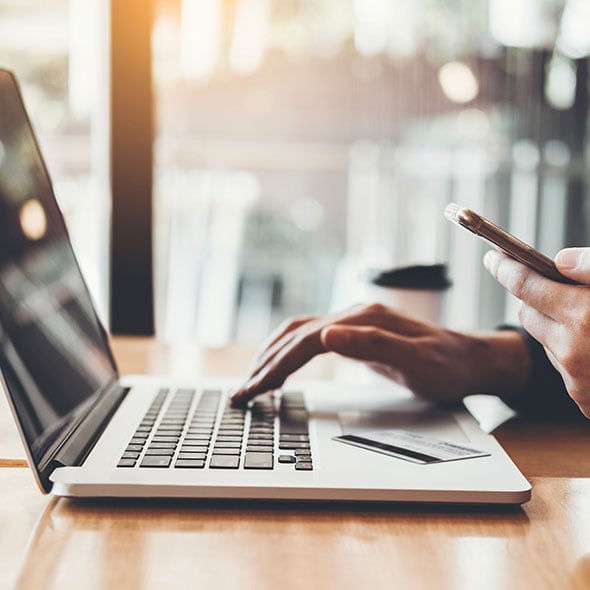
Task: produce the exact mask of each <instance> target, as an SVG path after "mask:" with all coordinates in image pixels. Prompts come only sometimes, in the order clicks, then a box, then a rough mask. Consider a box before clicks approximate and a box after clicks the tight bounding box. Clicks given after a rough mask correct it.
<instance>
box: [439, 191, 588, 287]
mask: <svg viewBox="0 0 590 590" xmlns="http://www.w3.org/2000/svg"><path fill="white" fill-rule="evenodd" d="M445 217H446V218H447V219H448V220H450V221H453V222H455V223H456V224H457V225H459V226H461V227H462V228H464V229H467V230H469V231H470V232H472V233H474V234H475V235H476V236H479V237H480V238H483V239H484V240H486V241H487V242H489V243H490V244H491V245H492V246H493V247H495V248H496V249H500V250H501V251H502V252H505V253H506V254H508V255H509V256H511V257H512V258H515V259H516V260H518V261H519V262H522V263H523V264H526V265H527V266H528V267H529V268H532V269H533V270H535V271H536V272H538V273H539V274H542V275H543V276H545V277H547V278H549V279H552V280H554V281H558V282H560V283H568V284H571V285H577V284H579V283H577V282H576V281H572V280H571V279H568V278H567V277H564V276H563V275H562V274H561V273H560V272H559V271H558V270H557V268H556V266H555V264H554V262H553V260H551V258H549V257H547V256H545V255H544V254H542V253H541V252H539V251H538V250H535V248H533V247H532V246H529V244H527V243H525V242H523V241H522V240H519V239H518V238H517V237H516V236H513V235H512V234H510V233H508V232H507V231H505V230H503V229H502V228H500V227H498V226H497V225H495V224H494V223H492V222H491V221H489V220H488V219H486V218H485V217H482V216H481V215H478V214H477V213H475V211H472V210H471V209H468V208H467V207H462V206H461V205H456V204H455V203H450V204H449V205H447V206H446V208H445Z"/></svg>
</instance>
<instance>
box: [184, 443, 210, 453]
mask: <svg viewBox="0 0 590 590" xmlns="http://www.w3.org/2000/svg"><path fill="white" fill-rule="evenodd" d="M208 448H209V445H208V444H207V443H204V442H202V441H200V442H190V441H189V442H183V443H182V446H181V447H180V450H181V451H182V450H183V449H191V450H195V451H196V449H204V450H205V451H206V450H207V449H208Z"/></svg>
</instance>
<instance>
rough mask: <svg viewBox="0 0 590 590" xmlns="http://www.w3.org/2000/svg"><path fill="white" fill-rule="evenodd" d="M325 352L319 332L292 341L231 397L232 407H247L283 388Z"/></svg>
mask: <svg viewBox="0 0 590 590" xmlns="http://www.w3.org/2000/svg"><path fill="white" fill-rule="evenodd" d="M323 352H326V351H325V349H324V347H323V344H322V342H321V339H320V336H319V332H317V333H315V332H312V333H310V334H306V335H304V336H302V337H298V338H294V339H292V340H291V342H290V343H289V345H287V346H285V347H284V348H283V349H282V350H281V351H280V352H278V353H277V354H276V356H275V357H274V358H273V359H272V361H269V362H268V363H267V364H266V365H265V366H264V367H263V368H262V369H261V370H260V371H258V373H257V374H256V375H254V376H253V377H251V378H250V380H249V381H248V382H247V383H246V384H245V385H243V386H242V387H240V388H239V389H238V390H236V391H235V392H234V394H233V395H232V397H231V400H232V405H235V406H242V405H245V404H247V403H248V401H250V400H251V399H252V398H253V397H255V396H257V395H259V394H261V393H264V392H266V391H270V390H271V389H277V388H279V387H281V386H282V385H283V383H284V382H285V380H286V379H287V377H288V376H289V375H291V373H294V372H295V371H296V370H297V369H299V368H301V367H302V366H303V365H305V364H306V363H307V362H308V361H310V360H311V359H312V358H313V357H314V356H317V355H319V354H321V353H323Z"/></svg>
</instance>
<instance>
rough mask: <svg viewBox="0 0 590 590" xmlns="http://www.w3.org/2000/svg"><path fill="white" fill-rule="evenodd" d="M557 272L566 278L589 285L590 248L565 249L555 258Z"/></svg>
mask: <svg viewBox="0 0 590 590" xmlns="http://www.w3.org/2000/svg"><path fill="white" fill-rule="evenodd" d="M555 266H557V270H559V272H560V273H561V274H563V275H565V276H566V277H568V278H570V279H573V280H574V281H577V282H578V283H582V284H584V285H590V248H565V249H564V250H561V251H560V252H558V253H557V256H555Z"/></svg>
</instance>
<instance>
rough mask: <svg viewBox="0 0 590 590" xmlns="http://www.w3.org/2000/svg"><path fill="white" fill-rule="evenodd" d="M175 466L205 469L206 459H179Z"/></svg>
mask: <svg viewBox="0 0 590 590" xmlns="http://www.w3.org/2000/svg"><path fill="white" fill-rule="evenodd" d="M174 467H178V468H180V469H203V467H205V461H204V459H178V460H177V461H176V463H174Z"/></svg>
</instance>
